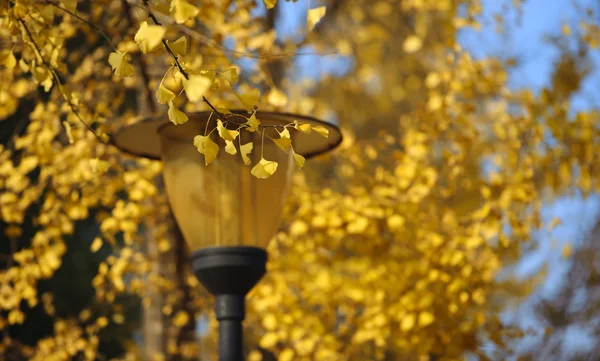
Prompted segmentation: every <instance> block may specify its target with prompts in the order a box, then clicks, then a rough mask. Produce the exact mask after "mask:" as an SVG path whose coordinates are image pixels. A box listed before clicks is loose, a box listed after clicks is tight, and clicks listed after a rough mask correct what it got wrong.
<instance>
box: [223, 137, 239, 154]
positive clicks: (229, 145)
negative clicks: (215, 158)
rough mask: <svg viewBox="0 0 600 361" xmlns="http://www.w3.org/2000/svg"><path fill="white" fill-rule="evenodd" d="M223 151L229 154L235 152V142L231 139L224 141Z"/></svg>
mask: <svg viewBox="0 0 600 361" xmlns="http://www.w3.org/2000/svg"><path fill="white" fill-rule="evenodd" d="M225 152H227V153H229V154H231V155H236V154H237V149H236V147H235V144H234V143H233V142H232V141H230V140H226V141H225Z"/></svg>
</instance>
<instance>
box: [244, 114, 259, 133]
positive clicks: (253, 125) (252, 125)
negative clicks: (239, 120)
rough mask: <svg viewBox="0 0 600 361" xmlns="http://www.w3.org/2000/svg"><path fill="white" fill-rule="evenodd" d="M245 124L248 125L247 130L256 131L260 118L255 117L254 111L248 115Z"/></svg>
mask: <svg viewBox="0 0 600 361" xmlns="http://www.w3.org/2000/svg"><path fill="white" fill-rule="evenodd" d="M245 124H246V125H248V128H246V129H247V130H248V131H249V132H256V131H257V130H258V126H259V125H260V120H258V118H257V117H256V113H252V115H251V116H250V118H248V120H247V121H246V123H245Z"/></svg>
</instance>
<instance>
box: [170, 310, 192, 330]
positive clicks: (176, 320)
mask: <svg viewBox="0 0 600 361" xmlns="http://www.w3.org/2000/svg"><path fill="white" fill-rule="evenodd" d="M189 320H190V316H189V315H188V313H187V312H185V311H179V312H177V314H176V315H175V317H173V325H175V326H176V327H183V326H185V325H186V324H187V323H188V322H189Z"/></svg>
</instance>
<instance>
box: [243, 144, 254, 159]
mask: <svg viewBox="0 0 600 361" xmlns="http://www.w3.org/2000/svg"><path fill="white" fill-rule="evenodd" d="M252 148H254V144H253V143H252V142H250V143H246V144H242V145H241V146H240V153H241V155H242V160H243V161H244V164H245V165H250V158H249V157H248V154H250V153H252Z"/></svg>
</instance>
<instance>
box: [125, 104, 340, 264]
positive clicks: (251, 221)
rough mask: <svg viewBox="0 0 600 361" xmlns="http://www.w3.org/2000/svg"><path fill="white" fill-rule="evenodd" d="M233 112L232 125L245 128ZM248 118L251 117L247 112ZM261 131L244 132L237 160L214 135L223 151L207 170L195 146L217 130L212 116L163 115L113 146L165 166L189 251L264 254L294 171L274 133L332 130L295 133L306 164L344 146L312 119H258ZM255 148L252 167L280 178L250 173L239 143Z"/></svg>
mask: <svg viewBox="0 0 600 361" xmlns="http://www.w3.org/2000/svg"><path fill="white" fill-rule="evenodd" d="M244 113H245V112H244V111H236V112H234V113H233V115H230V116H228V120H230V122H228V124H235V123H238V124H241V123H245V122H246V118H244V117H243V116H242V115H241V114H244ZM246 114H247V113H246ZM256 117H257V118H258V119H259V120H260V122H261V126H267V127H264V128H262V129H264V132H265V137H264V138H263V136H262V129H261V131H260V132H248V131H242V132H241V133H240V135H239V139H235V143H237V144H235V146H236V148H237V152H238V154H236V155H230V154H227V153H226V152H225V151H224V147H225V142H224V141H223V139H221V138H220V137H218V136H216V134H215V133H216V132H213V136H212V137H211V139H212V140H213V141H214V142H216V143H217V144H218V145H219V148H220V150H219V153H218V155H217V157H216V159H215V160H214V161H213V162H212V163H210V164H209V165H205V164H204V156H203V155H202V154H200V153H199V152H198V150H197V149H196V148H195V147H194V145H193V139H194V137H195V136H196V135H204V134H205V132H206V129H208V131H209V132H210V131H211V130H212V129H213V128H214V127H215V126H216V116H215V115H213V116H212V118H211V112H199V113H194V114H190V115H189V120H188V122H187V123H185V124H181V125H175V124H173V123H171V122H170V121H169V120H168V119H167V117H166V116H162V117H154V118H149V119H146V120H143V121H141V122H138V123H136V124H133V125H130V126H126V127H124V128H121V129H120V130H119V131H117V133H116V134H115V136H114V138H113V143H114V144H115V145H116V146H117V147H118V148H119V149H121V150H123V151H125V152H127V153H131V154H134V155H137V156H142V157H146V158H151V159H162V160H163V175H164V179H165V188H166V191H167V196H168V198H169V202H170V204H171V208H172V209H173V213H174V215H175V219H176V220H177V223H178V225H179V227H180V229H181V232H182V233H183V236H184V238H185V239H186V242H187V243H188V245H189V247H190V250H191V251H192V252H194V251H197V250H200V249H204V248H207V247H215V246H217V247H222V246H252V247H259V248H265V247H266V245H267V243H268V241H269V240H270V239H271V237H272V236H273V235H274V234H275V232H276V231H277V227H278V225H279V221H280V217H281V213H282V211H283V206H284V204H285V200H286V196H287V193H288V190H289V187H290V185H291V176H292V173H293V169H294V167H295V166H294V162H293V160H292V154H291V152H284V151H282V150H281V149H279V148H278V147H277V146H276V145H275V144H274V143H273V142H272V141H271V140H270V139H269V136H270V137H273V138H278V136H277V133H276V131H275V129H274V128H273V127H269V126H273V125H276V126H283V125H286V124H290V123H292V124H293V122H294V120H297V121H298V122H299V123H301V124H310V125H312V126H317V125H320V126H323V127H325V128H326V129H327V130H328V131H329V137H328V138H324V137H322V136H321V135H319V134H317V133H316V132H312V133H310V134H306V133H303V132H299V131H292V132H290V133H291V138H292V145H293V147H294V151H295V152H296V153H298V154H301V155H303V156H304V157H306V158H310V157H312V156H315V155H318V154H321V153H324V152H327V151H329V150H331V149H333V148H335V147H336V146H338V145H339V144H340V142H341V140H342V136H341V132H340V130H339V128H338V127H337V126H335V125H333V124H330V123H326V122H322V121H319V120H316V119H313V118H310V117H304V116H297V115H292V114H285V113H271V112H257V113H256ZM248 142H253V144H254V148H253V150H252V152H251V153H250V154H249V155H248V156H249V158H250V160H251V162H252V163H251V165H254V164H256V163H258V161H259V160H260V159H261V157H264V158H265V159H267V160H270V161H276V162H277V163H278V164H279V166H278V168H277V171H276V172H275V173H274V174H273V175H272V176H271V177H269V178H267V179H258V178H256V177H254V176H253V175H251V174H250V169H249V168H248V167H247V166H246V165H245V164H244V162H243V160H242V158H241V156H240V154H239V152H240V148H239V145H240V144H246V143H248Z"/></svg>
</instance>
